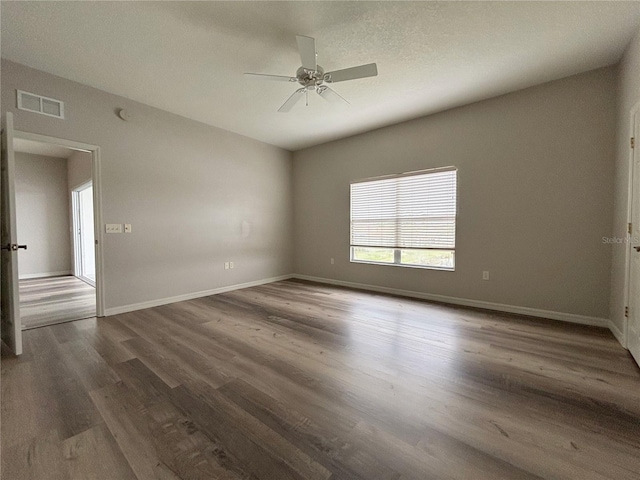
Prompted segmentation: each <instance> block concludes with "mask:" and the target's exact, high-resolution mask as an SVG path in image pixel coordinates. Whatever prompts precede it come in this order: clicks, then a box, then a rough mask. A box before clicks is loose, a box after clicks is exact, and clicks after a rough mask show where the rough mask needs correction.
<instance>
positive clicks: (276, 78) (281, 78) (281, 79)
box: [244, 73, 297, 82]
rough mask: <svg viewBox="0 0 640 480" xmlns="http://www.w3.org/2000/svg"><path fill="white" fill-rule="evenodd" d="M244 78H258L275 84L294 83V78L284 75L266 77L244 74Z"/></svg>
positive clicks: (265, 75)
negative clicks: (272, 81)
mask: <svg viewBox="0 0 640 480" xmlns="http://www.w3.org/2000/svg"><path fill="white" fill-rule="evenodd" d="M244 76H245V78H258V79H263V80H274V81H276V82H296V81H297V80H296V77H287V76H284V75H267V74H266V73H245V74H244Z"/></svg>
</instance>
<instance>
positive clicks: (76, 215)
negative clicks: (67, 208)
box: [71, 182, 96, 287]
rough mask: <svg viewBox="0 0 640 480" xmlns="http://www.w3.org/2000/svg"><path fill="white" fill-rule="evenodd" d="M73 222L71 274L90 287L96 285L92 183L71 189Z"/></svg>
mask: <svg viewBox="0 0 640 480" xmlns="http://www.w3.org/2000/svg"><path fill="white" fill-rule="evenodd" d="M71 203H72V209H71V210H72V217H73V218H72V223H73V235H72V244H73V255H74V272H73V274H74V275H75V276H76V277H77V278H79V279H80V280H82V281H84V282H86V283H87V284H89V285H91V286H92V287H95V286H96V256H95V237H94V228H95V227H94V222H93V183H92V182H88V183H86V184H84V185H81V186H80V187H77V188H75V189H73V190H72V191H71Z"/></svg>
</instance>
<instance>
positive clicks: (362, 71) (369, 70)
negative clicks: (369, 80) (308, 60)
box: [324, 63, 378, 83]
mask: <svg viewBox="0 0 640 480" xmlns="http://www.w3.org/2000/svg"><path fill="white" fill-rule="evenodd" d="M376 75H378V67H377V65H376V64H375V63H368V64H367V65H360V66H358V67H351V68H345V69H342V70H336V71H335V72H329V73H325V75H324V80H325V82H329V83H336V82H344V81H345V80H355V79H356V78H365V77H375V76H376Z"/></svg>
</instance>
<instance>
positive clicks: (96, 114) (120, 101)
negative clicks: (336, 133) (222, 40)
mask: <svg viewBox="0 0 640 480" xmlns="http://www.w3.org/2000/svg"><path fill="white" fill-rule="evenodd" d="M16 89H21V90H26V91H28V92H33V93H37V94H41V95H44V96H47V97H53V98H56V99H59V100H62V101H64V102H65V116H66V119H65V120H60V119H55V118H50V117H45V116H42V115H38V114H34V113H30V112H24V111H21V110H17V109H16V108H15V104H16V100H15V90H16ZM212 95H215V93H214V92H212ZM118 108H126V109H127V110H129V111H130V113H131V114H132V118H131V120H130V121H128V122H124V121H122V120H120V119H119V118H118V117H117V116H116V113H115V112H116V110H117V109H118ZM5 111H11V112H13V113H14V121H15V127H16V129H18V130H24V131H28V132H33V133H39V134H44V135H50V136H53V137H58V138H65V139H70V140H75V141H78V142H84V143H88V144H93V145H99V146H100V147H101V154H102V187H103V192H102V201H103V214H104V217H103V220H104V222H105V223H131V224H133V233H131V234H120V235H118V234H115V235H113V234H112V235H107V236H105V242H104V254H105V261H104V263H105V300H106V307H107V309H109V308H114V307H123V306H127V305H132V304H136V303H140V302H147V301H154V300H159V299H163V298H168V297H173V296H178V295H187V294H192V293H195V292H200V291H205V290H209V289H214V288H219V287H224V286H230V285H234V284H239V283H244V282H250V281H258V280H262V279H266V278H271V277H275V276H279V275H284V274H289V273H291V270H292V268H291V251H292V234H291V228H292V227H291V225H292V201H291V154H290V153H289V152H287V151H286V150H282V149H280V148H277V147H273V146H271V145H267V144H264V143H261V142H258V141H255V140H252V139H249V138H246V137H243V136H240V135H237V134H233V133H230V132H226V131H224V130H220V129H217V128H213V127H210V126H207V125H204V124H201V123H198V122H194V121H191V120H188V119H185V118H183V117H180V116H178V115H173V114H170V113H167V112H164V111H161V110H158V109H155V108H151V107H148V106H146V105H142V104H140V103H136V102H133V101H130V100H128V99H125V98H122V97H118V96H115V95H111V94H108V93H106V92H102V91H99V90H96V89H93V88H90V87H87V86H85V85H81V84H78V83H75V82H71V81H68V80H65V79H62V78H60V77H55V76H53V75H49V74H46V73H44V72H41V71H38V70H34V69H31V68H27V67H24V66H21V65H18V64H15V63H12V62H7V61H4V60H3V61H2V113H3V115H4V113H5ZM243 222H247V223H248V224H249V225H250V232H249V233H248V234H247V233H246V230H244V231H243V229H242V224H243ZM225 261H233V262H234V264H235V269H233V270H224V262H225Z"/></svg>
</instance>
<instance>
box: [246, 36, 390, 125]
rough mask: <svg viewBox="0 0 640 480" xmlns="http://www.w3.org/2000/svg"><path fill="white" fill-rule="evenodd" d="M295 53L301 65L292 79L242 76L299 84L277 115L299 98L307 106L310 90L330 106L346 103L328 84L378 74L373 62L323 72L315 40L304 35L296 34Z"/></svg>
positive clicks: (251, 74) (259, 74)
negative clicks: (317, 59)
mask: <svg viewBox="0 0 640 480" xmlns="http://www.w3.org/2000/svg"><path fill="white" fill-rule="evenodd" d="M296 40H297V42H298V50H299V51H300V60H302V66H301V67H300V68H298V70H297V71H296V76H295V77H288V76H285V75H268V74H264V73H245V74H244V75H245V77H250V78H264V79H265V80H275V81H278V82H292V83H293V82H298V83H299V84H300V85H302V88H299V89H298V90H296V91H295V92H293V95H291V96H290V97H289V98H288V99H287V101H286V102H284V103H283V104H282V106H281V107H280V108H279V109H278V112H283V113H286V112H289V111H290V110H291V109H292V108H293V106H294V105H295V104H296V103H298V102H299V101H300V100H301V99H302V97H304V98H305V102H306V105H309V91H310V90H315V91H316V93H317V94H318V95H320V96H321V97H322V98H324V99H325V100H327V101H328V102H331V103H347V104H348V103H349V102H347V101H346V100H345V99H344V98H342V97H341V96H340V95H338V94H337V93H336V92H335V91H334V90H332V89H331V88H329V87H328V86H327V85H326V84H327V83H337V82H344V81H346V80H355V79H356V78H365V77H375V76H376V75H378V67H377V66H376V64H375V63H368V64H367V65H360V66H357V67H351V68H344V69H342V70H335V71H333V72H326V73H325V71H324V69H323V68H322V67H321V66H320V65H318V63H317V61H316V57H317V55H318V54H317V53H316V40H315V39H314V38H311V37H305V36H303V35H296Z"/></svg>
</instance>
